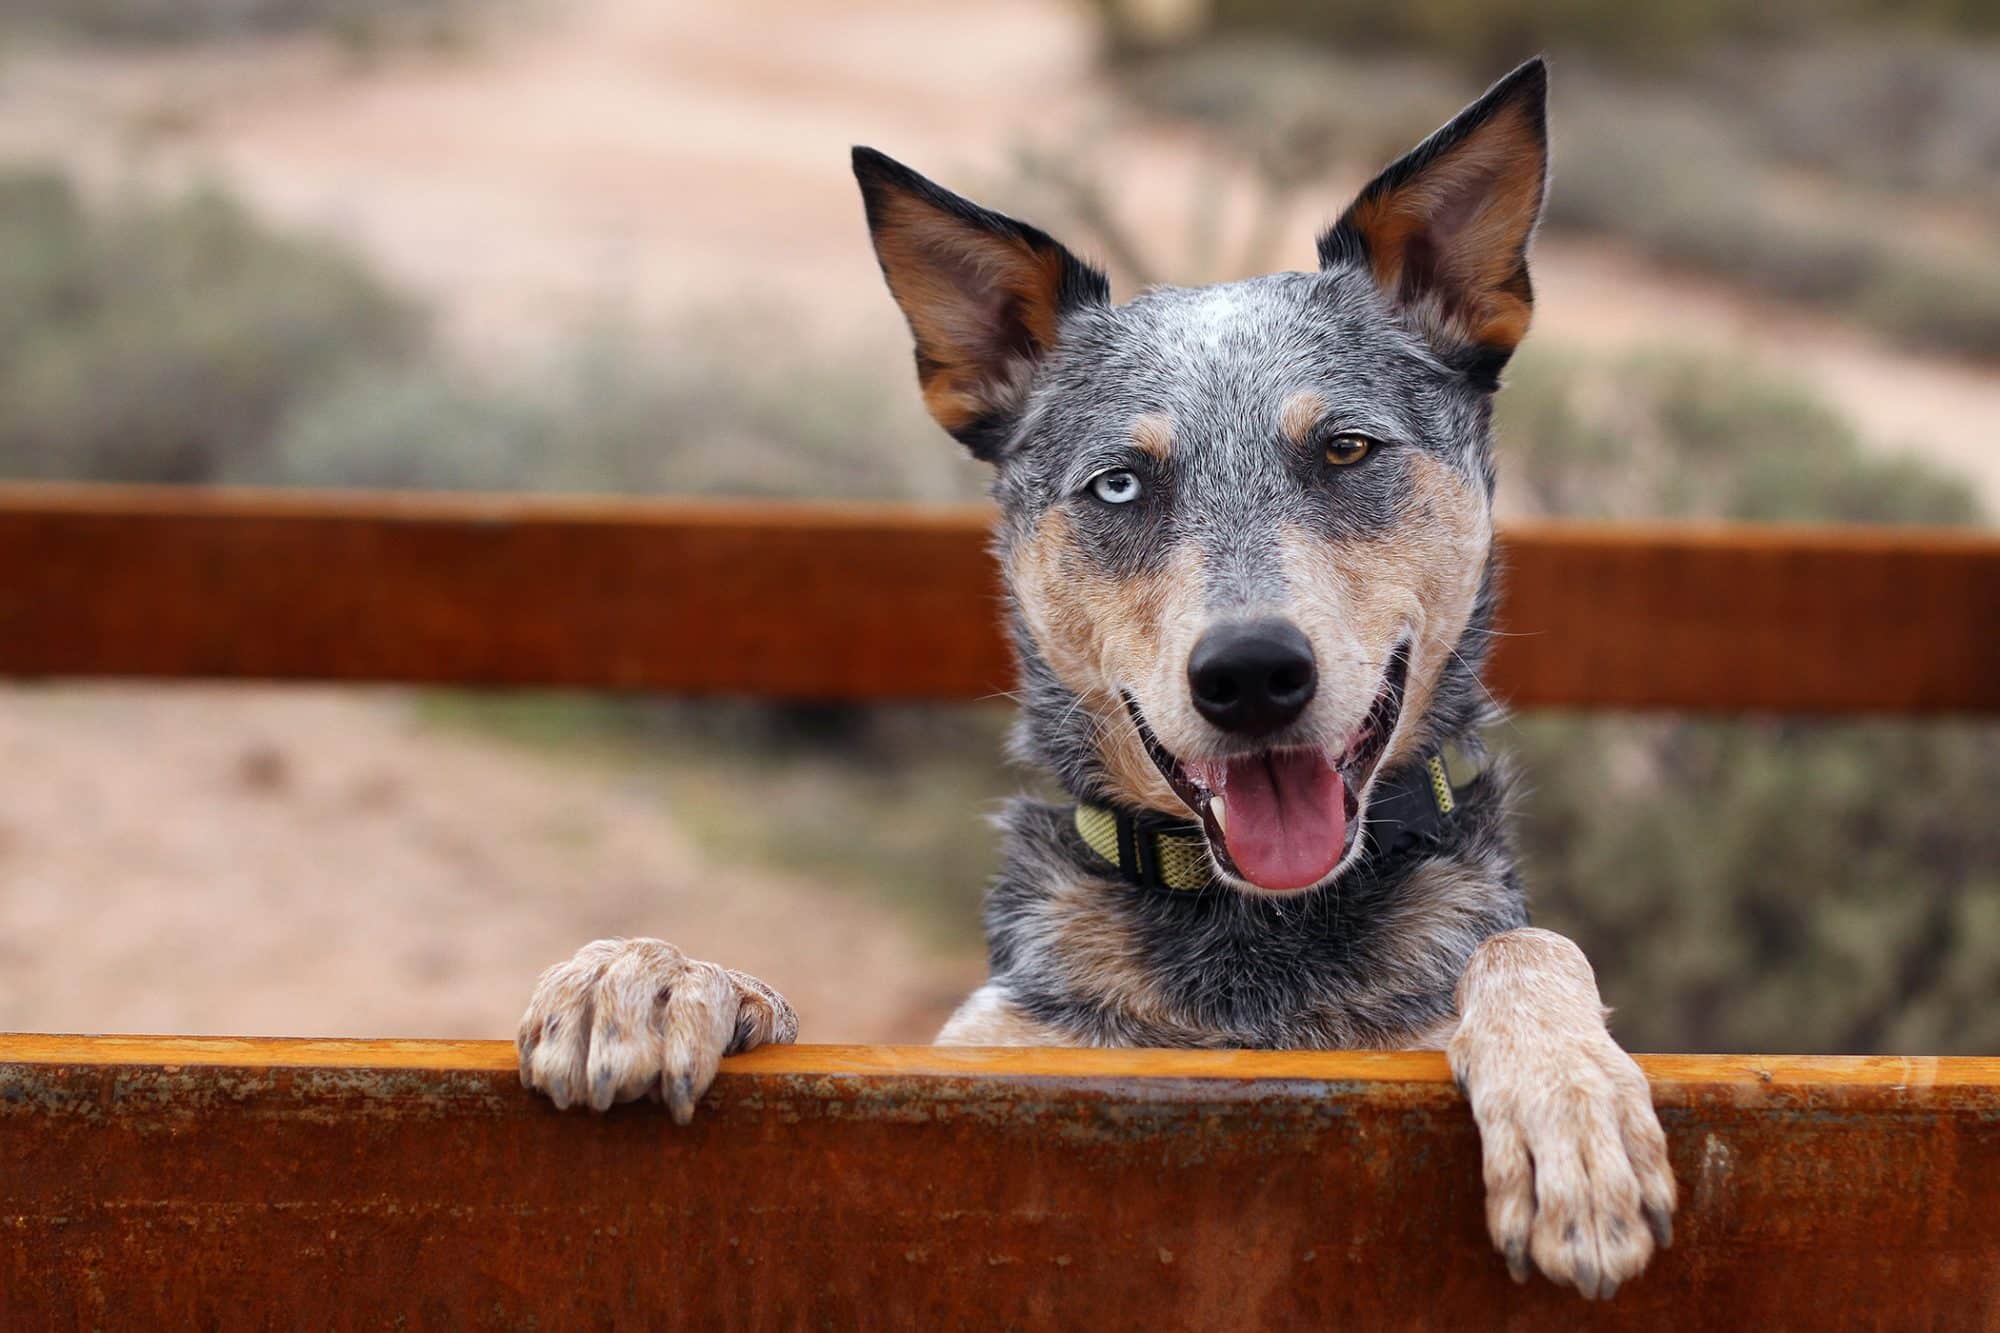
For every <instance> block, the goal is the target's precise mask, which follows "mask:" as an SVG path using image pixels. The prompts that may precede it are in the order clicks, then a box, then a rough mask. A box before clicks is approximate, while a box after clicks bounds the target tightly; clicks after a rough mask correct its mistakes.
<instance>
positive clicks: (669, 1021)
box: [660, 963, 739, 1125]
mask: <svg viewBox="0 0 2000 1333" xmlns="http://www.w3.org/2000/svg"><path fill="white" fill-rule="evenodd" d="M738 1007H739V1001H738V999H737V990H736V983H735V982H733V981H731V980H730V979H729V974H728V973H727V972H725V971H723V970H722V969H721V968H719V967H717V966H715V964H713V963H690V964H689V965H688V968H687V970H686V971H685V972H684V973H682V974H681V979H680V982H679V983H678V984H677V985H676V986H675V987H674V991H673V994H672V996H671V997H669V999H668V1001H667V1007H666V1017H665V1031H664V1035H663V1038H662V1042H661V1046H662V1058H661V1065H660V1081H661V1089H660V1090H661V1094H662V1095H663V1096H664V1097H665V1098H666V1102H667V1109H668V1110H669V1111H671V1112H672V1113H673V1117H674V1120H675V1122H676V1123H677V1124H682V1125H685V1124H686V1123H688V1121H689V1120H691V1119H692V1118H693V1117H694V1105H695V1103H696V1102H698V1101H700V1100H701V1096H702V1094H703V1093H705V1092H707V1091H708V1085H709V1084H711V1083H713V1082H714V1081H715V1071H716V1069H717V1067H718V1066H720V1065H721V1063H722V1054H723V1052H724V1051H726V1050H728V1049H729V1043H730V1041H731V1039H732V1038H733V1037H734V1036H735V1035H736V1015H737V1009H738Z"/></svg>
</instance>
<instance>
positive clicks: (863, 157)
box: [848, 144, 891, 181]
mask: <svg viewBox="0 0 2000 1333" xmlns="http://www.w3.org/2000/svg"><path fill="white" fill-rule="evenodd" d="M848 160H849V161H850V162H852V163H853V164H854V174H855V176H856V177H857V178H858V179H860V180H864V181H865V180H868V179H869V178H870V177H873V176H879V175H881V174H882V168H883V167H886V166H889V165H891V163H890V161H889V158H888V156H887V155H886V154H883V153H878V152H876V151H875V150H874V149H873V148H870V147H868V146H867V145H866V144H856V145H854V148H853V150H852V151H851V152H850V153H849V154H848Z"/></svg>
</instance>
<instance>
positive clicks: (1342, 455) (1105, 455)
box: [855, 62, 1546, 892]
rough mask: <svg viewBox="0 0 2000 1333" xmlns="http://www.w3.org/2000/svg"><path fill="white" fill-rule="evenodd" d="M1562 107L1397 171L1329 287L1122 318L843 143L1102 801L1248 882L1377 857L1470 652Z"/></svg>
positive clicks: (1052, 262) (1333, 269)
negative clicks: (1380, 800) (1437, 699)
mask: <svg viewBox="0 0 2000 1333" xmlns="http://www.w3.org/2000/svg"><path fill="white" fill-rule="evenodd" d="M1544 90H1545V79H1544V75H1543V71H1542V67H1541V65H1540V63H1539V62H1533V63H1531V64H1529V65H1526V66H1523V67H1522V68H1521V69H1520V70H1517V71H1516V72H1515V73H1514V74H1512V75H1509V76H1508V78H1506V79H1504V80H1502V81H1501V82H1500V83H1499V84H1497V85H1495V87H1494V88H1493V89H1492V90H1491V91H1490V92H1488V93H1487V94H1486V96H1485V97H1483V98H1481V99H1480V100H1479V101H1478V102H1476V103H1474V104H1473V105H1472V106H1471V107H1469V108H1467V110H1466V111H1465V112H1463V113H1462V114H1461V115H1460V116H1459V117H1457V118H1456V119H1455V120H1453V121H1452V123H1451V124H1449V125H1447V126H1446V127H1445V128H1444V129H1443V130H1440V131H1439V132H1438V133H1437V134H1436V135H1433V136H1432V137H1431V138H1430V139H1429V140H1427V141H1426V142H1425V143H1424V144H1423V145H1422V146H1420V147H1419V148H1418V149H1416V150H1415V151H1414V152H1412V153H1411V154H1410V155H1409V156H1408V157H1406V158H1404V159H1403V160H1402V161H1400V162H1398V163H1397V164H1396V165H1395V166H1392V167H1391V168H1389V170H1388V171H1386V172H1384V173H1383V174H1382V175H1381V176H1380V177H1378V178H1377V179H1376V181H1375V182H1374V183H1372V184H1371V185H1370V186H1369V187H1368V188H1367V189H1366V190H1364V191H1363V192H1362V193H1361V195H1360V197H1359V198H1357V199H1356V201H1355V203H1354V204H1353V205H1352V206H1350V207H1349V209H1348V210H1347V211H1346V213H1345V214H1343V215H1342V217H1341V219H1340V220H1339V222H1337V223H1336V224H1335V225H1334V227H1333V228H1332V229H1330V230H1329V231H1328V232H1327V233H1326V235H1325V236H1324V237H1322V239H1321V241H1320V258H1321V268H1320V270H1319V271H1318V272H1316V273H1284V274H1276V275H1273V276H1270V277H1264V278H1257V279H1252V280H1250V281H1246V282H1239V283H1231V284H1227V285H1223V286H1216V287H1208V288H1201V289H1196V290H1183V289H1172V288H1165V289H1156V290H1153V291H1150V292H1147V293H1146V294H1144V295H1142V296H1140V297H1139V298H1137V299H1136V300H1134V301H1132V302H1130V303H1129V304H1127V305H1123V306H1113V305H1112V304H1111V303H1110V301H1109V298H1108V293H1107V290H1106V285H1105V282H1104V279H1103V277H1102V276H1101V275H1100V274H1098V273H1097V272H1095V271H1094V270H1092V269H1090V268H1089V267H1088V266H1086V265H1084V264H1082V263H1081V262H1079V261H1078V260H1077V259H1075V258H1074V257H1073V256H1072V255H1070V253H1069V252H1068V251H1066V250H1064V249H1063V248H1062V247H1061V246H1060V245H1058V244H1057V243H1056V242H1055V241H1053V240H1052V239H1050V238H1049V237H1048V236H1046V235H1045V234H1043V233H1041V232H1039V231H1037V230H1035V229H1034V228H1032V227H1028V226H1025V225H1023V224H1021V223H1017V222H1014V221H1012V220H1010V219H1007V218H1003V217H1000V216H999V215H997V214H992V213H989V212H986V211H985V210H982V209H979V208H977V207H976V206H974V205H972V204H969V203H967V202H966V201H964V200H961V199H959V198H957V197H956V196H953V195H950V194H948V193H946V192H945V191H943V190H940V189H939V188H938V187H936V186H934V185H932V184H930V183H929V182H928V181H925V180H923V178H921V177H919V176H916V175H915V174H914V173H912V172H909V171H908V170H907V169H905V168H902V167H900V166H897V165H896V164H894V163H892V162H890V161H889V160H888V159H886V158H883V157H881V156H880V155H879V154H874V153H870V152H868V151H867V150H856V154H855V168H856V173H857V175H858V176H859V177H860V180H861V184H862V190H863V194H864V198H865V200H866V202H867V205H868V216H869V223H870V227H871V230H872V231H873V234H874V239H875V245H876V250H877V253H878V255H879V256H880V258H881V261H882V267H883V270H884V272H885V274H886V275H887V277H888V280H889V285H890V288H891V290H892V292H893V293H894V294H895V296H896V298H897V301H898V302H899V303H900V304H901V306H902V308H903V311H904V313H905V315H906V316H907V317H908V319H909V322H910V327H911V331H912V333H913V334H914V336H915V339H916V344H917V367H918V374H919V378H920V379H921V381H922V383H923V388H924V398H925V402H926V404H927V405H928V406H929V408H930V410H931V412H932V414H933V415H934V416H935V417H936V418H937V419H938V421H939V423H940V424H941V425H943V426H944V427H945V429H947V430H948V431H950V432H951V433H952V434H954V435H956V436H957V437H958V438H959V439H961V440H962V441H964V442H965V443H966V444H967V445H968V446H969V447H970V448H971V449H972V450H973V451H974V452H975V453H976V454H978V455H979V456H981V457H983V458H986V459H988V460H990V461H991V462H993V463H994V464H995V466H996V468H997V474H996V481H995V488H994V490H995V495H996V497H997V498H998V500H999V501H1000V505H1001V510H1002V523H1001V530H1000V552H1001V556H1002V560H1003V563H1004V566H1005V571H1006V576H1007V579H1008V583H1009V586H1010V588H1011V590H1012V593H1013V597H1014V602H1015V607H1016V611H1017V614H1018V616H1019V618H1020V621H1021V624H1022V626H1023V627H1024V629H1025V632H1026V636H1027V639H1028V643H1027V644H1025V645H1024V647H1025V648H1026V649H1027V650H1028V651H1029V652H1030V653H1032V654H1033V656H1034V657H1035V659H1036V662H1037V665H1038V666H1040V667H1043V668H1045V669H1046V671H1047V673H1049V674H1050V675H1052V676H1053V678H1054V680H1055V681H1056V682H1058V683H1059V687H1060V691H1061V693H1062V695H1063V696H1064V697H1063V699H1062V701H1061V703H1060V707H1062V708H1065V709H1068V710H1070V711H1071V719H1070V720H1071V722H1072V723H1073V722H1074V720H1075V719H1079V718H1080V719H1082V720H1084V721H1085V722H1086V723H1087V725H1086V726H1084V727H1083V728H1081V729H1080V730H1077V729H1075V728H1074V727H1073V726H1072V728H1071V729H1072V730H1073V731H1075V733H1076V734H1077V735H1079V736H1080V737H1081V740H1080V742H1079V743H1080V744H1081V745H1083V746H1085V747H1087V749H1088V751H1089V754H1088V756H1087V760H1086V761H1085V762H1084V763H1083V764H1082V765H1081V766H1080V767H1081V768H1082V770H1083V771H1085V772H1087V773H1088V774H1089V779H1088V781H1089V785H1091V786H1093V787H1095V788H1096V789H1097V793H1098V794H1099V795H1100V796H1101V797H1103V798H1105V799H1109V800H1112V801H1116V802H1121V803H1124V804H1126V805H1129V806H1134V807H1145V808H1152V809H1157V810H1163V811H1173V812H1185V811H1192V812H1193V813H1195V814H1196V815H1198V816H1199V817H1200V818H1201V820H1202V823H1203V826H1204V828H1205V830H1206V832H1207V834H1208V839H1209V844H1210V848H1211V851H1212V852H1213V853H1214V856H1215V860H1216V863H1217V865H1218V866H1219V867H1220V868H1221V870H1222V872H1223V873H1224V875H1225V877H1227V878H1228V879H1229V880H1230V881H1231V882H1233V883H1235V884H1236V885H1237V886H1238V887H1241V888H1245V889H1249V890H1256V891H1265V892H1289V891H1296V890H1300V889H1305V888H1310V887H1313V886H1316V885H1319V884H1322V883H1325V882H1326V881H1328V880H1330V879H1332V878H1334V877H1335V876H1336V875H1337V874H1338V873H1339V871H1340V870H1341V869H1342V868H1343V867H1344V866H1345V865H1347V864H1349V863H1350V862H1351V861H1352V860H1353V859H1354V858H1355V857H1356V856H1358V855H1359V852H1360V849H1359V846H1358V837H1357V833H1358V830H1359V828H1360V826H1361V817H1362V814H1363V812H1364V810H1365V808H1366V802H1367V799H1368V792H1369V786H1370V783H1371V781H1372V779H1373V778H1374V777H1375V775H1376V774H1377V773H1378V772H1379V771H1381V770H1382V768H1383V767H1384V766H1385V765H1386V764H1391V763H1394V762H1396V761H1398V760H1400V759H1401V758H1403V757H1404V755H1405V753H1406V752H1407V751H1408V750H1409V749H1410V747H1411V744H1412V740H1411V738H1412V737H1413V735H1414V734H1415V733H1416V732H1417V730H1418V729H1419V728H1418V722H1419V720H1420V719H1421V718H1422V717H1423V716H1424V714H1425V711H1426V709H1427V708H1428V706H1429V703H1430V699H1431V694H1432V691H1433V690H1434V689H1435V687H1436V684H1437V681H1438V679H1439V676H1440V673H1441V672H1442V671H1443V669H1444V667H1445V666H1446V664H1447V663H1448V662H1449V660H1450V656H1451V654H1452V652H1453V651H1454V650H1455V648H1456V645H1457V644H1458V643H1459V641H1460V639H1461V637H1462V636H1463V635H1464V634H1465V631H1466V628H1467V625H1468V621H1469V618H1470V617H1471V615H1472V612H1473V607H1474V603H1475V600H1476V598H1477V597H1478V595H1479V592H1480V588H1481V583H1482V580H1483V579H1484V576H1485V570H1486V564H1487V554H1488V547H1489V544H1490V540H1491V530H1492V529H1491V518H1490V497H1491V491H1492V487H1491V470H1490V452H1489V439H1488V427H1487V420H1488V407H1489V400H1490V395H1491V393H1492V390H1493V388H1494V387H1495V381H1496V376H1497V374H1498V372H1499V369H1500V368H1501V366H1502V365H1504V363H1505V361H1506V359H1507V357H1508V355H1509V353H1511V352H1512V350H1513V348H1514V346H1515V344H1517V343H1518V342H1519V341H1520V338H1521V336H1522V334H1523V333H1525V331H1526V328H1527V322H1528V314H1529V303H1530V296H1529V286H1528V278H1527V267H1526V247H1527V242H1528V238H1529V236H1530V234H1531V233H1532V231H1533V228H1534V224H1535V221H1536V218H1537V216H1538V214H1539V212H1540V207H1541V200H1542V192H1543V180H1544V176H1545V160H1546V150H1545V136H1544V131H1543V101H1544Z"/></svg>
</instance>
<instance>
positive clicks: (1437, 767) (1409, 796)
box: [1076, 744, 1485, 895]
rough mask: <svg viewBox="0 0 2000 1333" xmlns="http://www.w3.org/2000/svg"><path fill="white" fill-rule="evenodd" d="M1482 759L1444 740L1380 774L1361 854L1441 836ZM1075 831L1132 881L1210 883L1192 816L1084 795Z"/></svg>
mask: <svg viewBox="0 0 2000 1333" xmlns="http://www.w3.org/2000/svg"><path fill="white" fill-rule="evenodd" d="M1484 767H1485V766H1484V763H1483V761H1482V756H1481V755H1480V754H1479V752H1478V751H1477V750H1475V749H1472V748H1469V747H1466V746H1461V745H1457V744H1450V745H1443V746H1433V747H1432V748H1430V749H1428V750H1426V751H1424V753H1423V756H1422V757H1421V758H1420V759H1418V760H1417V762H1415V763H1411V764H1405V765H1404V766H1403V767H1402V768H1400V769H1398V770H1397V771H1396V772H1394V773H1387V774H1384V775H1383V777H1382V780H1381V781H1380V782H1379V783H1378V784H1377V785H1376V788H1375V793H1374V795H1373V797H1372V799H1370V801H1369V802H1368V815H1367V822H1366V823H1365V824H1364V826H1363V827H1362V830H1361V836H1362V837H1364V838H1367V839H1369V840H1370V843H1369V845H1368V846H1367V848H1366V850H1364V851H1363V853H1362V860H1363V861H1366V862H1373V863H1375V864H1377V865H1380V864H1382V863H1384V862H1386V861H1390V860H1393V859H1395V858H1397V857H1399V856H1402V855H1404V854H1405V853H1407V852H1408V851H1410V850H1411V849H1412V848H1414V847H1416V846H1418V845H1419V844H1422V843H1426V842H1433V841H1436V840H1437V839H1438V838H1440V837H1442V836H1443V833H1444V830H1445V829H1446V828H1448V827H1449V826H1450V825H1451V823H1452V821H1453V820H1454V819H1456V818H1457V817H1458V815H1459V813H1460V812H1461V811H1462V810H1463V809H1464V806H1465V799H1466V796H1467V795H1468V793H1469V789H1470V788H1471V786H1472V784H1473V783H1475V782H1477V781H1478V780H1479V776H1480V774H1481V773H1482V772H1483V771H1484ZM1076 831H1077V833H1078V835H1079V836H1081V837H1082V839H1083V841H1084V845H1085V846H1087V847H1089V848H1090V850H1091V851H1093V852H1095V853H1096V854H1097V856H1098V857H1099V859H1101V860H1103V861H1104V862H1106V863H1107V864H1108V865H1110V866H1113V867H1115V868H1116V869H1117V871H1118V876H1119V878H1120V879H1123V880H1124V881H1125V882H1126V883H1128V884H1131V885H1133V886H1134V887H1137V888H1142V889H1155V890H1161V891H1165V892H1168V893H1173V894H1187V895H1194V894H1199V893H1204V892H1206V891H1208V890H1209V889H1212V888H1214V887H1215V886H1216V879H1215V865H1214V862H1212V861H1210V860H1209V856H1208V841H1207V839H1206V838H1205V837H1203V835H1202V831H1201V825H1200V824H1199V823H1197V822H1195V821H1193V820H1189V819H1175V818H1174V817H1172V816H1171V815H1163V814H1159V813H1157V812H1155V811H1150V810H1145V811H1138V812H1133V811H1128V810H1120V809H1117V808H1116V807H1113V806H1105V805H1095V804H1092V803H1091V802H1088V801H1084V802H1079V803H1078V805H1077V807H1076Z"/></svg>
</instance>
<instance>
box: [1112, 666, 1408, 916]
mask: <svg viewBox="0 0 2000 1333" xmlns="http://www.w3.org/2000/svg"><path fill="white" fill-rule="evenodd" d="M1409 674H1410V655H1409V648H1408V645H1407V643H1401V644H1398V645H1397V647H1396V649H1395V651H1394V652H1392V653H1391V654H1390V655H1389V662H1388V666H1387V668H1386V669H1385V670H1384V672H1383V675H1382V687H1381V689H1380V690H1379V691H1377V693H1376V695H1375V702H1374V703H1373V704H1371V705H1369V708H1368V715H1367V716H1366V717H1364V718H1363V719H1362V721H1361V725H1360V726H1359V727H1357V728H1356V729H1355V730H1354V733H1353V735H1351V736H1350V737H1349V738H1348V741H1347V746H1346V748H1345V749H1344V750H1342V751H1341V753H1340V754H1339V755H1337V756H1331V757H1329V756H1328V755H1327V754H1326V753H1325V752H1323V751H1321V750H1317V749H1275V750H1263V751H1258V752H1256V753H1253V754H1245V755H1238V756H1235V757H1233V758H1229V759H1220V760H1212V761H1206V762H1202V761H1194V760H1189V761H1185V762H1184V761H1182V760H1180V759H1176V758H1175V757H1174V756H1173V754H1172V753H1170V752H1169V751H1168V750H1167V748H1166V747H1165V746H1164V745H1162V744H1160V739H1159V737H1157V736H1155V735H1154V734H1153V729H1152V728H1151V727H1150V726H1148V725H1147V724H1146V718H1145V715H1144V714H1143V713H1141V712H1140V710H1139V704H1138V701H1137V700H1136V699H1134V698H1133V697H1132V695H1131V694H1130V693H1127V694H1126V695H1125V696H1124V698H1125V708H1126V710H1127V711H1128V712H1130V713H1131V715H1132V721H1133V722H1134V723H1135V724H1136V725H1137V726H1138V728H1139V738H1140V739H1141V740H1142V741H1144V742H1145V746H1146V753H1147V754H1148V755H1150V756H1151V757H1152V760H1153V763H1154V764H1155V765H1157V766H1158V768H1159V770H1160V773H1161V774H1162V775H1163V776H1164V777H1165V778H1166V780H1167V783H1168V785H1169V786H1171V787H1172V788H1173V789H1174V794H1175V795H1176V796H1178V797H1180V799H1181V801H1182V803H1183V804H1185V805H1186V806H1187V808H1188V809H1190V810H1192V811H1193V812H1194V813H1195V814H1196V815H1197V816H1199V817H1200V819H1201V824H1202V830H1203V831H1204V832H1205V833H1206V834H1207V835H1208V846H1209V851H1210V852H1211V853H1212V854H1213V855H1214V857H1215V860H1216V864H1217V865H1219V866H1220V867H1221V868H1222V869H1223V870H1224V871H1225V872H1226V873H1228V874H1230V875H1232V876H1234V877H1235V878H1237V879H1241V880H1246V881H1248V882H1249V883H1251V884H1254V885H1256V886H1257V887H1258V888H1260V889H1270V890H1278V891H1283V890H1292V889H1306V888H1311V887H1312V886H1313V885H1315V884H1318V883H1320V882H1322V881H1323V880H1325V879H1326V877H1327V876H1329V875H1331V874H1332V873H1333V872H1334V870H1335V868H1336V867H1338V866H1339V865H1340V863H1341V862H1342V861H1343V860H1345V859H1346V857H1347V854H1348V852H1349V851H1350V850H1352V848H1353V846H1354V840H1355V839H1356V838H1357V837H1358V836H1359V835H1360V832H1361V821H1360V819H1359V818H1358V816H1359V815H1360V812H1361V793H1362V792H1363V791H1365V790H1366V789H1367V786H1368V780H1369V779H1370V778H1372V777H1373V776H1374V774H1375V768H1376V765H1378V764H1379V763H1381V761H1382V755H1383V752H1384V751H1385V750H1387V749H1388V747H1389V738H1390V737H1391V736H1392V735H1394V734H1395V731H1396V722H1397V720H1398V719H1399V718H1400V717H1401V716H1402V712H1403V687H1404V685H1405V683H1406V682H1407V681H1408V679H1409Z"/></svg>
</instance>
